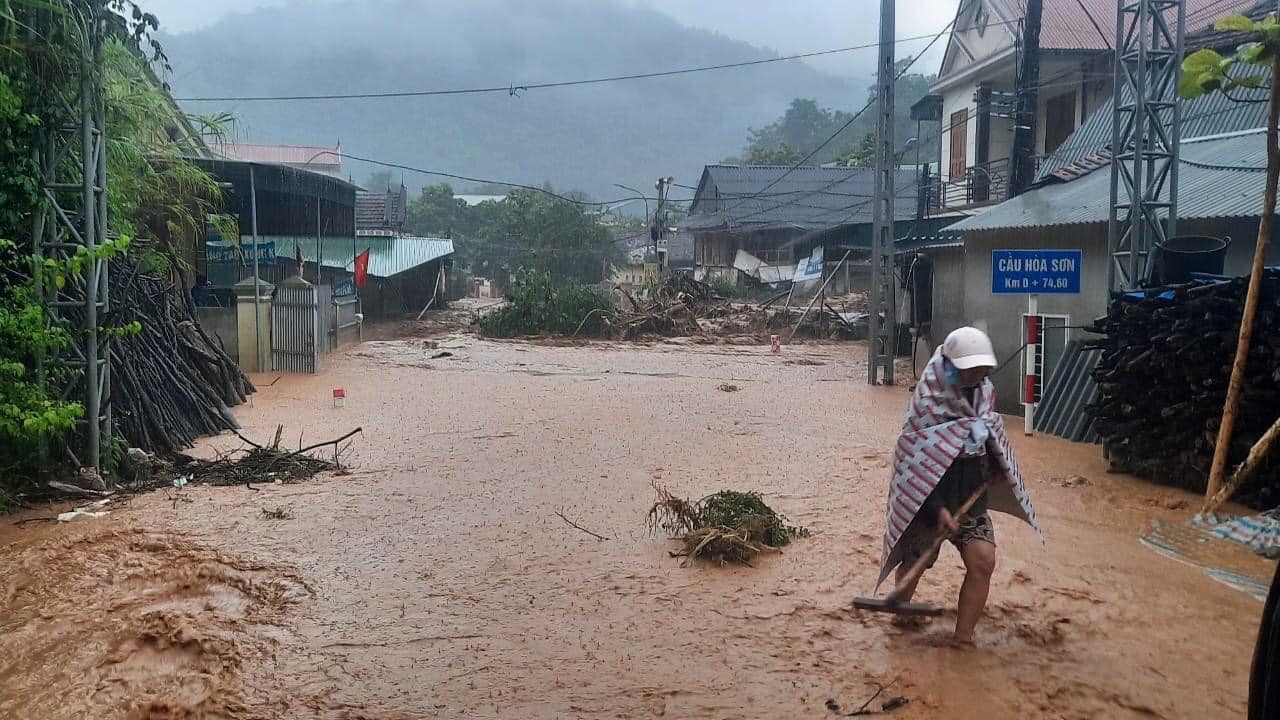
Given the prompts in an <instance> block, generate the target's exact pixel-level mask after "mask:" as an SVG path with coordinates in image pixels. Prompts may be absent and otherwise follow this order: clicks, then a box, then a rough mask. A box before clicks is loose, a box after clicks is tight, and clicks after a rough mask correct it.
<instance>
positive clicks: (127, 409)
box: [110, 258, 254, 453]
mask: <svg viewBox="0 0 1280 720" xmlns="http://www.w3.org/2000/svg"><path fill="white" fill-rule="evenodd" d="M110 292H111V309H112V313H111V318H110V323H111V325H112V326H114V327H125V326H127V325H128V324H129V323H131V322H134V321H137V322H138V323H139V324H140V325H141V326H142V327H141V331H140V332H138V333H136V334H123V335H121V336H119V337H114V338H113V339H112V340H111V349H110V352H111V372H112V378H111V379H112V382H111V385H112V396H111V409H112V413H113V417H114V418H115V420H116V426H117V428H118V430H119V432H120V434H121V435H122V436H123V437H124V440H125V441H126V442H127V443H128V444H129V446H130V447H137V448H142V449H143V450H147V451H150V452H162V453H170V452H175V451H178V450H181V449H184V448H188V447H191V445H192V443H193V442H194V441H195V439H196V438H198V437H201V436H205V435H216V434H218V433H220V432H223V431H224V430H233V429H237V428H239V427H240V426H239V424H238V423H237V422H236V419H235V416H234V415H232V413H231V408H232V407H234V406H236V405H239V404H240V403H243V402H244V401H245V398H246V396H248V394H249V393H252V392H254V387H253V384H252V383H251V382H250V381H249V378H247V377H246V376H245V375H244V373H243V372H241V370H240V367H239V366H238V365H236V363H235V362H234V361H232V360H231V358H229V357H227V354H226V353H225V352H223V351H222V348H221V347H220V346H219V345H218V344H217V343H216V342H214V341H213V340H211V339H210V337H209V336H208V335H207V334H206V333H205V332H204V330H203V329H201V327H200V324H199V323H198V322H197V321H196V309H195V303H194V302H192V300H191V295H190V293H188V292H187V291H186V290H185V289H184V288H183V287H182V284H181V283H179V282H177V281H175V280H173V279H171V278H169V277H161V276H159V275H157V274H155V273H153V272H150V271H148V270H147V269H146V268H144V267H143V266H142V265H139V264H137V263H136V262H135V261H134V260H132V259H130V258H117V259H116V260H113V261H112V266H111V273H110Z"/></svg>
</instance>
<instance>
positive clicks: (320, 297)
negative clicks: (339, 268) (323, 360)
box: [316, 285, 334, 355]
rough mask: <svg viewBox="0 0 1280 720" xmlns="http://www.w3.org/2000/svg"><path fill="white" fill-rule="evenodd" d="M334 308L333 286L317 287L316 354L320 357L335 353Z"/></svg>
mask: <svg viewBox="0 0 1280 720" xmlns="http://www.w3.org/2000/svg"><path fill="white" fill-rule="evenodd" d="M333 322H334V306H333V286H332V285H317V286H316V328H317V329H318V331H319V332H318V334H317V335H316V352H317V353H318V354H320V355H327V354H329V353H331V352H333V348H334V333H333V330H332V328H333Z"/></svg>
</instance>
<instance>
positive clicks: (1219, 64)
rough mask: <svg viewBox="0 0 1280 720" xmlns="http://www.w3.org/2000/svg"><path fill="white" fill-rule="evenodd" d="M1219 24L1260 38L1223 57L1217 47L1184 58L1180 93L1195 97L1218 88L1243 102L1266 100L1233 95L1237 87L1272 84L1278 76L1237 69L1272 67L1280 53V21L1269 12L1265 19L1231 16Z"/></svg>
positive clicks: (1186, 96) (1233, 98)
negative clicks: (1242, 67) (1239, 67)
mask: <svg viewBox="0 0 1280 720" xmlns="http://www.w3.org/2000/svg"><path fill="white" fill-rule="evenodd" d="M1215 27H1216V28H1217V29H1218V30H1219V31H1223V32H1245V33H1251V34H1253V35H1255V36H1256V37H1257V39H1256V40H1253V41H1250V42H1246V43H1243V44H1241V45H1240V46H1239V47H1237V48H1236V50H1235V52H1234V53H1232V54H1230V55H1227V56H1225V57H1224V56H1223V55H1222V54H1220V53H1218V52H1217V51H1216V50H1209V49H1204V50H1198V51H1196V52H1194V53H1192V54H1190V55H1188V56H1187V57H1186V58H1185V59H1184V60H1183V61H1182V79H1181V81H1179V83H1178V94H1179V95H1181V96H1182V97H1184V98H1195V97H1199V96H1201V95H1205V94H1208V93H1211V92H1214V91H1217V90H1221V91H1222V92H1223V93H1224V94H1225V95H1226V96H1227V97H1229V98H1231V99H1232V100H1236V101H1239V102H1266V101H1267V100H1266V98H1261V99H1252V98H1248V99H1246V98H1239V97H1235V96H1233V95H1231V91H1232V90H1235V89H1245V90H1259V89H1263V88H1267V87H1269V86H1270V85H1271V84H1272V83H1273V82H1275V78H1268V77H1267V76H1265V75H1263V74H1261V73H1247V72H1240V71H1236V68H1237V66H1240V65H1248V66H1254V67H1267V68H1269V67H1271V66H1272V65H1274V64H1275V62H1276V57H1277V56H1280V21H1277V20H1276V18H1275V16H1273V15H1268V16H1267V17H1265V18H1263V19H1261V20H1252V19H1250V18H1247V17H1245V16H1244V15H1228V16H1227V17H1224V18H1222V19H1221V20H1219V21H1218V23H1217V25H1215Z"/></svg>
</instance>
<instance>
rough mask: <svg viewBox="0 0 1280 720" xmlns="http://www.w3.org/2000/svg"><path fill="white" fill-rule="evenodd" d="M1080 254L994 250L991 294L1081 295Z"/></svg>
mask: <svg viewBox="0 0 1280 720" xmlns="http://www.w3.org/2000/svg"><path fill="white" fill-rule="evenodd" d="M1083 260H1084V253H1083V252H1082V251H1080V250H992V251H991V292H993V293H995V294H997V295H1035V294H1042V295H1052V294H1057V295H1078V294H1079V293H1080V267H1081V265H1083Z"/></svg>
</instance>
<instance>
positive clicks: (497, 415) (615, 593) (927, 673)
mask: <svg viewBox="0 0 1280 720" xmlns="http://www.w3.org/2000/svg"><path fill="white" fill-rule="evenodd" d="M442 350H445V351H448V352H449V353H450V354H449V355H448V356H445V357H434V356H436V355H438V353H439V352H441V351H442ZM864 359H865V348H864V347H862V346H861V345H858V344H848V345H806V346H791V347H787V348H784V350H783V352H782V353H781V354H779V355H771V354H770V353H768V348H767V347H746V346H744V347H735V346H698V345H691V344H679V343H657V344H653V345H651V346H637V345H629V344H622V345H612V344H592V345H587V346H583V347H547V346H540V345H533V344H528V343H495V342H483V341H478V340H474V339H471V338H444V339H439V340H438V341H437V342H434V343H433V346H428V345H425V344H424V343H423V342H422V341H421V340H416V341H386V342H369V343H366V344H364V345H363V346H361V347H359V348H356V349H353V350H352V351H349V352H347V353H345V354H341V355H337V356H331V357H330V358H328V359H327V362H328V366H327V367H326V368H325V369H324V372H323V373H322V374H320V375H316V376H310V377H308V376H289V377H284V378H281V379H280V380H278V381H275V382H274V383H273V382H272V381H273V379H274V378H273V377H264V378H260V380H261V381H260V382H258V385H259V386H260V387H262V388H263V391H262V392H261V393H260V394H258V395H257V396H255V397H254V399H253V401H252V402H253V404H252V406H250V407H247V408H245V409H243V410H242V412H241V413H240V418H241V420H242V422H243V423H244V425H245V432H246V434H247V435H249V436H250V437H261V436H264V435H268V434H270V433H271V432H273V431H274V428H275V426H276V425H277V424H279V423H284V424H285V425H286V427H287V430H286V432H287V433H292V434H295V435H296V434H297V433H299V432H304V433H305V435H306V436H307V437H315V438H323V437H329V436H332V435H334V434H335V433H334V431H335V429H343V428H348V427H354V426H357V425H359V426H362V427H363V428H364V429H365V432H364V435H363V436H362V440H361V441H360V442H359V443H357V444H356V445H355V446H354V447H353V448H352V449H351V455H350V458H349V460H350V462H351V463H352V465H353V466H354V470H355V472H354V474H352V475H351V476H348V477H342V478H332V477H330V478H327V479H320V480H318V481H315V482H312V483H308V484H304V485H293V486H288V485H285V486H264V487H262V488H261V491H260V492H257V493H254V492H249V491H246V490H245V489H244V488H194V489H192V490H191V492H190V493H189V494H190V495H191V497H192V498H193V502H191V503H179V504H178V506H177V508H176V509H173V508H172V506H171V505H170V504H169V503H168V502H166V500H165V498H164V496H163V494H157V495H151V496H146V497H142V498H139V499H137V500H135V501H134V503H133V505H132V507H131V508H130V509H128V510H124V511H117V512H114V513H113V514H112V515H110V516H108V517H106V518H102V519H100V520H96V521H91V522H86V523H85V524H82V525H76V526H45V527H37V528H28V529H19V528H14V527H13V526H12V525H9V524H5V526H4V527H3V528H2V529H0V547H4V548H5V549H4V552H3V554H2V555H0V576H3V577H4V578H5V579H4V586H3V587H4V594H3V595H0V600H2V601H3V606H0V617H3V618H4V620H3V623H4V628H5V632H4V633H3V634H2V635H0V716H13V717H28V716H30V717H49V718H64V717H65V718H72V717H84V716H86V715H87V716H91V717H131V716H132V717H148V715H147V714H146V713H148V712H151V713H152V714H153V715H152V716H155V717H169V716H175V717H226V718H250V717H308V718H309V717H323V718H379V719H384V718H392V719H395V718H421V717H447V718H560V717H584V718H587V717H590V718H594V717H611V718H614V717H623V718H649V717H660V716H665V717H716V718H756V717H764V716H782V717H822V716H830V713H829V711H828V710H827V709H826V707H825V704H826V701H827V700H828V699H833V700H836V701H837V702H838V703H839V705H840V706H841V707H843V708H846V710H848V709H853V708H856V707H858V706H859V705H860V704H861V703H862V702H863V701H864V700H866V698H868V697H870V695H871V694H872V693H873V692H874V691H875V689H876V687H877V686H878V685H881V684H886V683H889V682H891V681H895V680H896V682H895V684H894V685H893V688H892V689H891V690H889V691H886V695H902V696H905V697H907V698H909V699H910V703H909V704H908V705H907V706H905V707H903V708H901V709H899V710H897V711H895V712H894V714H893V715H892V717H896V718H969V717H979V716H981V717H991V718H1025V717H1048V718H1094V717H1107V718H1151V717H1164V718H1182V717H1188V718H1195V717H1239V716H1241V715H1242V714H1243V712H1244V708H1245V683H1246V678H1247V672H1248V666H1249V657H1250V652H1251V646H1252V639H1253V633H1254V632H1255V631H1256V622H1257V616H1258V613H1259V612H1260V610H1261V606H1260V604H1259V603H1257V602H1256V601H1254V600H1253V599H1251V598H1249V597H1248V596H1246V595H1244V594H1243V593H1240V592H1237V591H1235V590H1233V589H1230V588H1228V587H1226V586H1224V585H1220V584H1218V583H1215V582H1213V581H1212V580H1210V579H1208V578H1207V577H1205V575H1204V574H1203V572H1202V571H1200V570H1199V569H1197V568H1193V567H1190V566H1185V565H1182V564H1179V563H1176V562H1173V561H1171V560H1168V559H1166V558H1163V557H1161V556H1158V555H1156V554H1154V553H1152V552H1151V551H1149V550H1147V549H1146V548H1144V547H1142V546H1141V545H1140V544H1139V543H1138V541H1137V538H1136V536H1137V533H1138V532H1140V531H1141V530H1143V529H1145V527H1146V526H1147V524H1148V523H1149V521H1150V519H1151V518H1153V517H1159V518H1165V519H1169V520H1180V519H1182V518H1183V517H1185V515H1186V514H1187V513H1186V511H1180V510H1175V509H1169V507H1167V506H1168V505H1174V506H1175V507H1176V506H1177V504H1178V502H1179V501H1180V500H1184V499H1187V498H1188V497H1189V496H1183V495H1180V494H1178V493H1175V492H1173V491H1170V490H1167V489H1162V488H1156V487H1155V486H1151V485H1148V484H1145V483H1141V482H1137V481H1134V480H1132V479H1129V478H1125V477H1122V476H1112V475H1107V474H1106V473H1105V471H1104V468H1105V465H1104V463H1103V461H1102V459H1101V458H1100V457H1099V456H1098V453H1097V450H1096V449H1095V448H1090V447H1084V446H1073V445H1068V444H1066V443H1062V442H1059V441H1056V440H1052V439H1046V438H1030V439H1028V438H1024V437H1023V436H1022V435H1021V434H1020V433H1019V427H1018V425H1017V422H1016V421H1014V422H1013V423H1011V425H1012V427H1011V436H1012V438H1013V441H1014V443H1015V446H1016V447H1017V449H1018V451H1019V453H1020V457H1019V459H1020V462H1021V465H1022V469H1023V471H1024V474H1025V475H1026V476H1027V478H1028V482H1029V485H1030V488H1031V492H1032V497H1033V500H1034V501H1035V503H1036V506H1037V509H1038V511H1039V513H1040V515H1041V518H1042V522H1043V525H1044V527H1045V534H1046V537H1047V543H1046V544H1045V545H1043V546H1042V545H1041V544H1040V543H1039V542H1038V540H1037V539H1036V537H1035V535H1034V533H1033V532H1031V530H1030V529H1029V528H1026V527H1025V526H1021V525H1019V524H1017V523H1015V522H1014V521H1012V520H1011V519H1008V518H1004V517H1000V516H997V517H996V519H995V523H996V533H997V543H998V545H999V547H1000V550H999V565H998V567H997V570H996V577H995V580H994V586H993V591H992V600H991V604H990V606H989V610H988V617H987V618H986V619H985V620H984V621H983V623H981V624H980V625H979V628H978V639H979V642H980V647H979V648H978V649H976V650H973V651H969V652H958V651H956V650H953V649H950V648H949V647H946V646H945V644H944V643H943V639H944V638H945V636H946V633H947V632H948V631H949V629H950V621H951V618H950V617H944V618H942V619H940V620H938V621H936V622H935V623H933V624H932V625H931V626H929V627H926V628H924V629H922V630H919V631H908V630H903V629H899V628H895V627H893V626H891V625H890V624H889V623H888V621H887V619H886V618H884V617H881V616H876V615H856V614H854V613H853V612H852V611H850V610H849V609H848V605H849V600H850V598H851V597H852V596H853V595H856V594H864V593H866V592H868V591H870V590H871V586H872V585H873V584H874V578H875V575H876V569H877V564H878V561H879V549H880V533H881V531H882V522H883V513H884V490H885V487H886V483H887V480H888V472H889V471H888V463H889V459H890V457H891V454H890V449H891V447H892V443H893V441H894V439H895V438H896V434H897V431H898V428H899V425H900V423H901V419H902V412H903V408H904V406H905V402H906V395H905V389H904V388H869V387H867V386H866V384H865V377H866V368H865V364H864ZM256 380H258V379H256ZM723 384H732V385H735V386H737V388H738V389H737V390H736V391H735V392H724V391H722V390H719V389H718V388H719V386H720V385H723ZM334 386H342V387H344V388H345V389H346V392H347V400H346V406H345V407H344V408H342V409H334V408H333V406H332V401H331V397H330V394H331V390H332V388H333V387H334ZM236 442H237V441H235V440H234V438H218V439H215V440H213V441H211V442H210V443H208V444H207V445H206V447H205V448H204V449H205V451H206V452H210V451H212V449H213V448H223V449H225V448H226V447H228V446H230V445H232V444H235V443H236ZM1077 478H1083V479H1084V481H1083V482H1081V481H1080V480H1078V479H1077ZM653 480H659V481H661V482H662V483H663V484H665V485H667V486H669V487H671V488H672V490H673V491H676V492H678V493H679V494H681V495H685V496H692V497H697V496H701V495H705V494H708V493H710V492H713V491H715V490H718V489H721V488H723V487H726V486H732V487H735V488H738V489H744V490H759V491H762V492H763V493H764V494H765V497H766V499H767V500H768V502H769V504H770V505H771V506H772V507H774V508H775V509H777V510H778V511H779V512H781V513H783V514H785V515H786V516H787V517H789V518H790V519H791V520H792V521H794V522H796V523H797V524H801V525H804V526H805V527H808V528H809V529H810V530H812V531H813V536H812V537H810V538H805V539H800V540H797V541H796V543H794V544H793V545H792V546H789V547H788V548H786V549H785V551H784V552H783V553H782V554H781V555H778V556H769V557H762V558H760V560H759V562H758V567H756V568H754V569H750V568H725V569H720V568H715V567H706V566H693V567H689V568H682V567H680V565H679V562H678V561H677V560H675V559H672V558H670V557H668V551H669V550H670V549H673V547H674V546H673V545H672V544H671V543H669V541H667V540H665V539H663V538H652V537H649V536H648V535H647V534H646V533H645V532H644V528H643V522H644V516H645V512H646V511H647V509H648V507H649V505H650V504H651V503H652V500H653V491H652V489H651V487H650V482H651V481H653ZM1192 500H1194V499H1192ZM264 508H285V509H287V510H288V511H289V514H290V515H291V516H292V518H291V519H286V520H267V519H265V518H264V517H263V515H262V510H263V509H264ZM557 512H560V513H563V514H564V515H565V516H566V517H568V518H570V519H572V520H574V521H575V522H577V523H579V524H581V525H582V526H583V527H585V528H589V529H590V530H592V531H594V532H595V533H598V534H600V535H602V536H604V537H605V538H607V539H606V540H599V539H597V538H595V537H592V536H590V535H588V534H586V533H583V532H580V531H578V530H576V529H574V528H572V527H570V526H568V525H567V524H566V523H565V522H563V521H562V520H561V519H560V518H559V517H557V516H556V513H557ZM141 527H146V528H148V529H147V530H145V531H142V530H139V529H138V528H141ZM1259 562H1261V561H1259ZM193 573H194V574H193ZM960 579H961V573H960V569H959V558H958V556H957V555H956V554H955V552H954V551H953V550H951V549H948V550H946V551H944V554H943V557H942V559H941V560H940V561H939V562H938V565H937V567H936V568H935V569H934V570H932V571H931V572H930V573H929V574H927V575H926V576H925V579H924V581H923V583H922V585H921V591H920V596H921V599H922V600H925V601H930V602H935V603H938V604H944V605H947V606H953V605H954V596H955V593H956V591H957V589H958V587H959V581H960ZM277 586H278V588H279V589H278V590H271V589H270V588H272V587H277ZM86 598H87V599H86ZM86 603H88V604H89V605H91V606H92V607H93V608H94V609H95V610H96V612H93V613H89V614H88V616H87V619H85V618H86V616H85V615H84V614H83V613H80V612H78V610H77V608H78V606H81V605H84V604H86ZM121 618H124V619H123V620H121ZM64 658H65V659H64ZM115 658H122V659H120V660H117V661H115V662H108V660H112V659H115ZM130 658H132V660H130ZM148 658H154V659H155V661H154V662H151V661H144V660H146V659H148ZM193 668H194V669H195V670H196V672H195V673H194V674H192V673H190V672H189V670H190V669H193ZM68 697H70V698H72V699H71V700H70V701H68V700H67V698H68ZM153 702H154V703H165V702H167V703H171V704H172V707H174V708H178V709H177V710H175V711H174V712H171V713H170V714H169V715H166V714H164V713H165V712H168V710H166V709H164V708H166V707H167V706H165V705H163V704H159V705H155V707H156V708H161V709H159V710H154V711H153V710H152V709H150V706H149V705H148V704H149V703H153ZM60 703H66V705H65V706H64V705H62V704H60ZM130 713H134V714H133V715H130ZM182 713H187V715H183V714H182Z"/></svg>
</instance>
